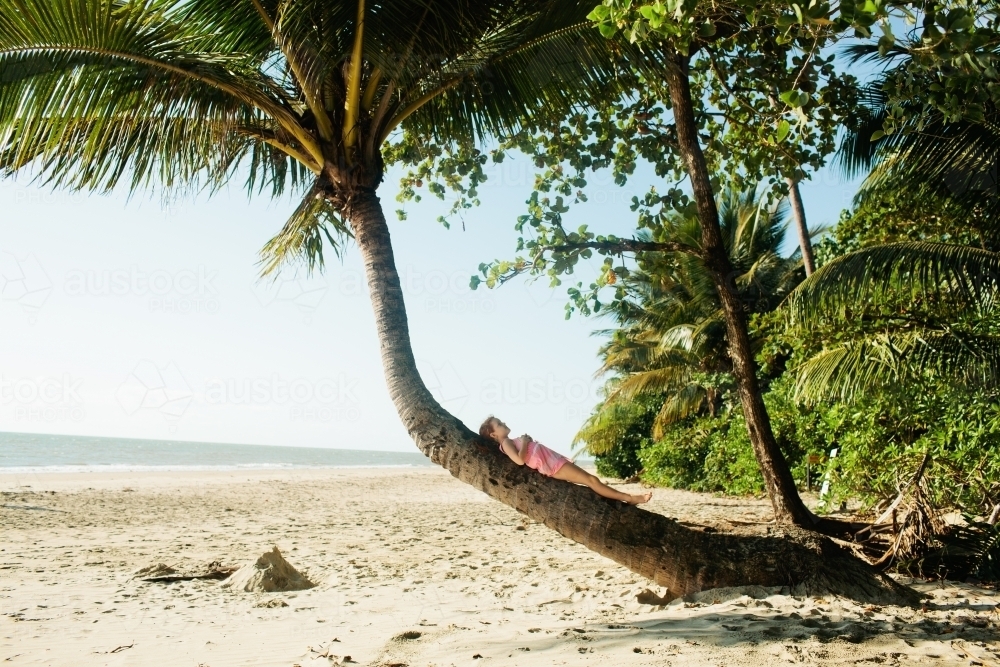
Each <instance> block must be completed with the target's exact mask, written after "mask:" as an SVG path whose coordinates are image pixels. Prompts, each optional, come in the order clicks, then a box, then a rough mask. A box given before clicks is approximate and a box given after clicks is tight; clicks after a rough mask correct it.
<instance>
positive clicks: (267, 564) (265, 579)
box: [222, 547, 316, 593]
mask: <svg viewBox="0 0 1000 667" xmlns="http://www.w3.org/2000/svg"><path fill="white" fill-rule="evenodd" d="M222 585H223V586H226V587H228V588H232V589H234V590H244V591H248V592H252V593H275V592H279V591H302V590H305V589H307V588H312V587H313V586H315V585H316V584H314V583H313V582H311V581H309V580H308V579H306V578H305V577H304V576H302V574H301V573H300V572H299V571H298V570H296V569H295V568H294V567H292V566H291V564H289V562H288V561H286V560H285V559H284V558H283V557H282V555H281V552H280V551H278V547H274V548H273V549H272V550H271V551H267V552H265V553H264V554H263V555H261V557H260V558H258V559H257V561H256V562H254V563H247V564H246V565H244V566H243V567H241V568H240V569H238V570H236V571H235V572H233V574H232V575H231V576H230V577H229V578H228V579H226V580H225V581H223V582H222Z"/></svg>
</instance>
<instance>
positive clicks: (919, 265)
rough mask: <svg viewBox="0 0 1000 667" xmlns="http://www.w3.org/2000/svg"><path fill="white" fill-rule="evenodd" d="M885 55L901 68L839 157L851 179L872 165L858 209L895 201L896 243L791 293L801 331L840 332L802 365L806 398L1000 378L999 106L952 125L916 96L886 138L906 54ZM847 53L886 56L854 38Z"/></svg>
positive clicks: (875, 95)
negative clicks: (931, 379) (924, 109)
mask: <svg viewBox="0 0 1000 667" xmlns="http://www.w3.org/2000/svg"><path fill="white" fill-rule="evenodd" d="M889 55H890V61H889V62H890V63H894V65H893V67H892V68H891V69H889V70H887V71H886V72H884V73H883V74H881V75H880V76H878V77H876V79H875V80H874V81H872V82H871V83H870V84H869V85H868V86H866V87H865V89H864V94H863V95H862V100H863V102H864V106H863V111H864V113H863V114H862V116H861V123H860V124H859V125H858V126H857V127H855V128H852V129H851V130H850V131H849V132H847V133H846V135H845V138H844V141H843V142H842V144H841V147H840V150H839V151H838V160H839V162H840V164H841V167H842V168H843V170H844V172H845V174H846V175H847V176H854V175H856V174H859V173H863V171H865V170H868V175H867V176H866V178H865V180H864V181H863V183H862V185H861V187H860V188H859V191H858V194H857V196H856V198H855V215H863V216H864V215H867V214H869V212H870V211H879V208H878V207H888V208H889V209H890V210H891V211H892V213H893V214H894V215H895V217H896V218H897V220H896V221H895V223H894V224H890V225H886V227H888V228H887V229H884V230H882V231H881V234H882V240H892V241H896V242H894V243H877V244H872V245H869V246H868V247H865V248H862V249H860V250H858V251H855V252H852V253H848V254H846V255H844V256H842V257H839V258H837V259H835V260H833V261H831V262H829V263H828V264H827V265H826V266H824V267H823V268H822V269H820V270H819V271H818V272H817V273H816V274H814V275H813V276H811V277H810V278H809V279H808V280H806V281H805V282H804V283H802V285H800V286H799V287H798V289H796V291H795V292H794V293H793V294H792V296H791V298H790V299H789V302H788V307H787V311H788V313H789V316H790V323H791V324H792V325H793V326H795V327H799V328H801V329H802V330H803V331H817V330H823V329H824V328H830V327H832V328H834V329H836V330H837V331H838V334H837V336H835V337H834V340H833V341H832V342H831V343H830V344H828V345H826V346H824V347H823V349H822V350H820V351H819V352H817V353H816V354H815V355H813V356H812V357H810V358H809V359H807V360H806V361H804V362H803V363H802V364H801V365H800V366H799V368H798V381H797V386H796V391H797V394H798V396H799V398H801V399H804V400H810V401H813V400H822V399H827V398H835V399H839V400H851V399H853V398H855V397H857V396H859V395H860V394H862V393H865V392H870V391H877V390H880V389H884V388H886V387H888V386H891V385H893V384H898V383H906V382H914V381H918V380H919V379H920V378H921V377H923V376H925V375H926V374H931V375H934V376H937V377H938V378H950V379H953V380H957V381H962V382H964V383H966V384H969V385H972V386H992V385H995V384H996V381H997V379H998V377H1000V331H998V330H997V329H996V327H995V325H994V324H993V323H994V322H995V321H996V317H997V304H998V298H1000V291H998V290H1000V255H997V253H996V251H997V250H998V249H1000V225H997V223H996V217H997V215H1000V176H998V172H997V169H998V158H1000V109H998V108H997V107H996V105H995V104H993V103H987V104H986V106H985V110H984V114H983V117H982V118H981V119H979V120H970V119H961V120H957V121H952V120H951V119H949V118H947V117H946V116H945V115H944V114H942V113H941V112H940V111H932V112H928V113H920V112H919V111H920V109H919V100H915V101H913V102H912V103H911V104H910V107H911V109H910V110H909V111H911V112H912V113H910V114H909V115H908V116H907V117H906V118H905V119H904V121H903V123H902V128H901V129H900V131H897V132H893V133H892V134H884V133H883V123H884V121H885V120H886V119H887V118H888V117H889V116H890V115H891V114H892V109H891V107H890V106H889V104H888V97H887V95H886V93H885V92H884V86H885V83H886V81H887V80H888V79H889V78H890V77H891V76H892V75H893V74H894V72H895V71H903V70H905V68H906V66H907V63H908V60H909V55H908V54H907V53H906V52H905V51H902V50H897V51H895V52H892V53H890V54H889ZM848 56H849V57H850V58H851V59H853V60H854V61H855V62H858V61H861V60H864V59H869V58H873V57H877V56H878V51H877V49H876V48H875V47H874V46H872V45H855V46H853V47H851V48H850V49H849V50H848ZM908 239H913V240H912V241H907V240H908ZM942 240H947V241H950V242H949V243H942V242H940V241H942ZM959 243H962V244H961V245H960V244H959ZM974 246H978V247H974ZM848 331H850V333H847V332H848Z"/></svg>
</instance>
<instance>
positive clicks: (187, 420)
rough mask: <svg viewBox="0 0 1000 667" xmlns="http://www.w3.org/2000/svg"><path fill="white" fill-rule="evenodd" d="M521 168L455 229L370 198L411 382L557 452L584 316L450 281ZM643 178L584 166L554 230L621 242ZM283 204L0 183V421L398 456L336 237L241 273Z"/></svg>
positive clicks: (502, 241)
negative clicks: (309, 264)
mask: <svg viewBox="0 0 1000 667" xmlns="http://www.w3.org/2000/svg"><path fill="white" fill-rule="evenodd" d="M532 178H533V170H532V166H531V164H530V163H529V162H528V161H527V160H524V159H514V160H508V161H506V162H505V163H504V164H502V165H499V166H492V167H491V168H490V171H489V181H488V182H487V183H486V184H485V185H484V186H483V187H482V201H483V205H482V206H481V207H480V208H478V209H474V210H472V211H471V212H469V213H467V215H466V231H464V232H463V231H462V230H461V228H460V227H458V226H455V227H453V228H452V229H451V230H446V229H444V228H442V227H441V226H440V225H439V224H438V223H436V222H435V219H436V217H437V215H438V214H439V213H440V212H441V210H442V207H441V206H440V205H438V204H437V203H436V202H431V201H425V202H423V203H421V204H418V205H412V204H411V205H409V206H408V207H407V208H408V212H409V219H408V220H407V221H405V222H397V221H395V216H394V214H392V211H394V210H395V209H396V208H397V207H398V205H397V203H396V202H395V195H396V189H397V188H396V181H397V179H396V178H395V177H394V175H393V174H390V175H389V176H388V177H387V178H386V181H385V184H384V185H383V187H382V188H381V190H380V195H381V197H382V201H383V204H384V206H385V208H386V211H387V214H388V215H389V217H390V220H391V222H390V227H391V231H392V238H393V245H394V248H395V252H396V260H397V264H398V267H399V270H400V273H401V275H402V278H403V282H404V290H405V293H406V299H407V308H408V312H409V318H410V331H411V335H412V340H413V346H414V350H415V353H416V356H417V358H418V360H419V364H420V365H421V367H422V370H423V373H424V376H425V380H426V381H427V383H428V385H429V386H430V387H431V388H432V390H433V391H434V392H435V393H436V394H437V395H438V397H439V399H440V400H441V401H442V402H443V403H444V405H445V406H446V407H448V408H449V409H450V410H452V412H454V413H455V414H456V415H457V416H459V417H460V418H462V419H463V420H464V421H465V422H466V423H467V424H468V425H469V426H470V427H472V428H476V427H477V426H478V424H479V423H480V421H481V420H482V419H483V418H484V417H485V416H486V415H487V414H488V413H496V414H498V415H500V416H502V417H503V419H504V420H505V421H506V422H507V423H508V424H510V425H511V427H512V428H513V429H514V430H515V431H517V432H523V431H527V432H529V433H531V434H532V435H533V436H534V437H535V438H537V439H538V440H540V441H542V442H544V443H546V444H548V445H549V446H551V447H553V448H555V449H557V450H560V451H563V452H569V451H570V441H571V439H572V436H573V434H574V433H575V432H576V430H577V428H578V427H579V425H580V423H581V422H582V421H583V419H584V418H585V417H586V416H587V415H588V414H589V412H590V409H591V407H592V406H593V404H594V402H595V400H596V396H597V388H598V387H599V385H600V382H599V381H597V380H595V379H594V378H593V373H594V371H595V370H596V369H597V366H598V363H597V358H596V350H597V347H598V345H599V340H598V339H595V338H593V337H592V336H591V335H590V333H591V331H592V330H593V329H595V328H599V327H603V326H605V325H604V323H603V322H602V321H600V320H597V319H585V318H580V317H574V318H573V319H572V320H570V321H566V320H564V313H563V304H564V302H565V297H564V295H563V292H562V291H552V290H549V288H548V287H547V286H546V285H544V284H543V283H542V282H539V283H536V284H534V285H527V284H525V283H524V282H523V281H517V282H514V283H511V284H508V285H506V286H504V287H503V288H501V289H499V290H495V291H487V290H484V289H481V290H479V291H476V292H472V291H470V290H469V289H468V280H469V276H471V275H472V274H473V273H475V271H476V267H477V266H478V264H479V263H480V262H481V261H486V260H491V259H494V258H498V257H509V256H511V255H512V252H513V247H514V240H515V238H516V234H515V232H514V229H513V225H514V221H515V219H516V217H517V215H519V214H521V213H522V212H523V211H524V200H525V199H526V198H527V197H528V195H529V194H530V187H531V183H532ZM654 178H655V177H652V176H651V175H647V176H646V177H645V178H644V177H642V176H640V177H638V178H636V179H635V180H634V181H633V182H632V183H630V184H629V185H627V186H626V187H625V188H619V187H617V186H614V185H613V184H611V183H610V182H609V179H608V178H607V177H606V175H597V176H595V177H594V178H592V179H591V181H592V187H591V188H590V189H589V191H588V193H589V196H590V198H591V201H590V203H588V204H586V205H584V206H581V207H579V208H576V209H574V210H573V211H572V212H571V213H570V214H569V216H568V218H567V225H569V226H576V225H578V224H582V223H588V224H591V226H593V227H595V228H598V229H600V230H603V231H605V232H614V233H617V234H621V235H625V234H628V233H629V232H630V230H632V229H633V228H634V214H632V213H631V212H630V211H629V210H628V201H629V200H630V199H631V196H632V195H633V194H640V193H642V192H643V191H645V189H646V186H647V185H648V184H649V183H652V182H655V180H654ZM853 191H854V184H844V183H842V182H841V179H840V178H839V176H838V175H837V174H836V173H835V172H834V171H833V170H830V169H828V170H825V171H823V172H821V173H820V174H817V175H815V176H814V178H813V180H812V181H811V182H810V183H808V184H806V185H805V186H804V188H803V194H804V199H805V204H806V210H807V216H808V218H809V222H810V224H812V225H815V224H823V223H833V222H835V221H836V219H837V217H838V214H839V212H840V210H841V209H843V208H844V207H846V206H847V205H848V204H849V201H850V197H851V195H852V193H853ZM293 206H294V203H293V202H292V201H290V200H283V201H275V202H272V201H269V200H268V199H266V198H264V197H261V198H256V199H254V200H251V201H248V200H247V198H246V196H245V194H244V192H243V191H242V190H241V189H240V188H239V187H236V186H234V187H233V188H232V189H231V190H230V191H228V192H223V193H221V194H219V195H217V196H215V197H214V198H212V199H208V198H206V197H204V196H202V197H198V198H196V199H188V200H182V201H179V202H177V203H176V204H173V205H171V206H168V207H164V206H162V205H161V203H160V200H159V198H158V197H155V196H154V197H152V198H150V197H144V196H136V197H134V198H133V199H132V200H131V201H128V200H127V198H126V197H125V196H122V195H113V196H107V197H99V196H87V195H82V194H77V195H69V194H65V193H51V192H49V191H46V190H41V189H38V188H35V187H33V186H31V185H29V184H28V183H27V182H26V180H22V181H17V182H14V181H0V321H2V323H3V325H2V327H0V431H22V432H35V433H61V434H81V435H95V436H112V437H135V438H153V439H161V438H171V439H179V440H192V441H214V442H230V443H247V444H269V445H298V446H313V447H341V448H357V449H378V450H402V451H407V450H410V448H412V447H413V445H412V443H411V442H410V441H409V439H408V437H407V435H406V432H405V431H404V429H403V428H402V426H401V425H400V423H399V421H398V419H397V417H396V414H395V411H394V409H393V407H392V404H391V403H390V401H389V398H388V394H387V392H386V389H385V384H384V381H383V376H382V369H381V365H380V362H379V354H378V341H377V339H376V336H375V329H374V323H373V317H372V313H371V308H370V304H369V301H368V296H367V288H366V287H365V285H364V280H363V276H362V271H361V264H360V262H359V257H358V253H357V249H356V248H354V247H351V248H350V249H349V250H348V252H347V255H346V258H345V260H344V262H343V264H341V263H339V262H338V261H337V260H336V259H333V260H332V261H330V263H329V264H328V267H327V271H326V274H325V275H324V276H322V277H319V278H313V279H311V280H305V279H298V278H296V276H295V272H294V271H292V270H286V271H285V273H284V274H283V276H282V280H281V281H280V282H279V283H278V284H277V285H276V286H275V287H272V288H267V287H265V286H261V285H259V284H257V283H256V267H255V266H254V263H255V259H256V253H257V251H258V249H259V248H260V247H261V246H262V245H263V244H264V243H265V242H266V241H267V239H268V238H270V236H271V235H273V234H274V233H275V232H276V231H277V230H278V229H279V228H280V226H281V225H282V224H283V222H284V220H285V218H286V216H287V215H288V213H289V212H290V211H291V209H292V208H293ZM792 246H793V247H794V239H792ZM594 268H596V262H595V264H594V266H591V267H588V266H581V267H580V270H579V277H580V279H582V280H584V281H585V282H589V281H590V279H591V278H592V277H593V275H594V274H593V269H594Z"/></svg>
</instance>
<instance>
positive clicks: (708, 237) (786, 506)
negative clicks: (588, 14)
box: [666, 53, 816, 527]
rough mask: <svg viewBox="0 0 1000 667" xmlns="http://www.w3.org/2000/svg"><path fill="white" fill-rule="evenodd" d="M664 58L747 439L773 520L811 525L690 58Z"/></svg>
mask: <svg viewBox="0 0 1000 667" xmlns="http://www.w3.org/2000/svg"><path fill="white" fill-rule="evenodd" d="M668 57H669V58H670V61H671V62H670V63H669V66H668V67H667V74H666V77H667V86H668V88H669V89H670V101H671V104H672V106H673V111H674V123H675V124H676V127H677V142H678V144H679V147H680V152H681V156H682V158H683V160H684V165H685V168H686V169H687V173H688V176H689V177H690V178H691V188H692V190H693V191H694V198H695V204H696V205H697V207H698V222H699V223H700V226H701V244H702V248H701V251H702V258H703V260H704V262H705V265H706V267H707V268H708V271H709V273H710V274H711V276H712V280H713V281H714V282H715V287H716V290H717V291H718V294H719V299H720V301H721V302H722V310H723V314H724V316H725V320H726V340H727V343H728V346H729V356H730V358H731V359H732V362H733V375H734V377H735V379H736V387H737V393H738V394H739V396H740V403H741V404H742V406H743V416H744V419H745V420H746V424H747V429H748V430H749V432H750V442H751V444H752V445H753V449H754V454H755V455H756V457H757V463H758V464H759V465H760V469H761V472H762V473H763V475H764V484H765V486H766V487H767V494H768V496H769V497H770V499H771V505H772V506H773V508H774V516H775V518H776V519H777V520H778V521H779V522H790V523H794V524H796V525H799V526H803V527H812V526H813V525H814V524H815V523H816V517H815V516H814V515H813V513H812V512H810V511H809V509H808V508H807V507H806V506H805V504H804V503H803V502H802V499H801V497H799V492H798V489H797V488H796V487H795V481H794V480H793V479H792V473H791V471H790V470H789V469H788V462H787V461H785V457H784V455H783V454H782V453H781V449H780V448H779V447H778V443H777V441H776V440H775V438H774V431H773V430H772V429H771V420H770V418H769V417H768V414H767V409H766V408H765V407H764V398H763V395H762V393H761V390H760V383H759V382H758V381H757V364H756V362H755V361H754V355H753V349H752V347H751V344H750V333H749V327H748V318H747V314H746V310H745V309H744V307H743V302H742V301H741V299H740V295H739V291H738V290H737V287H736V283H735V277H736V272H735V270H734V269H733V265H732V263H731V262H730V261H729V255H728V253H727V252H726V247H725V245H724V244H723V240H722V228H721V226H720V225H719V211H718V208H717V207H716V203H715V192H713V190H712V184H711V180H710V175H709V173H708V165H707V164H706V162H705V155H704V153H703V152H702V150H701V144H700V142H699V140H698V128H697V126H696V124H695V119H694V106H693V104H692V101H691V87H690V82H689V79H688V57H687V56H684V55H681V54H677V53H673V54H669V56H668Z"/></svg>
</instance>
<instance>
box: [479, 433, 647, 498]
mask: <svg viewBox="0 0 1000 667" xmlns="http://www.w3.org/2000/svg"><path fill="white" fill-rule="evenodd" d="M479 435H481V436H482V437H484V438H491V439H493V440H495V441H496V442H497V443H499V445H500V449H502V450H503V452H504V453H505V454H506V455H507V456H509V457H510V458H511V460H513V461H514V463H516V464H517V465H519V466H520V465H527V466H528V467H529V468H534V469H535V470H537V471H538V472H540V473H542V474H543V475H547V476H548V477H555V478H556V479H561V480H563V481H566V482H572V483H573V484H582V485H583V486H589V487H590V488H591V489H593V490H594V492H595V493H597V494H599V495H602V496H604V497H605V498H611V499H613V500H621V501H622V502H626V503H631V504H633V505H640V504H642V503H645V502H649V499H650V498H651V497H652V496H653V494H652V493H644V494H642V495H641V496H633V495H631V494H628V493H622V492H621V491H616V490H615V489H612V488H611V487H610V486H608V485H607V484H605V483H604V482H602V481H601V480H599V479H597V478H596V477H594V476H593V475H591V474H590V473H589V472H587V471H586V470H582V469H581V468H579V467H578V466H577V465H576V464H574V463H573V462H572V461H570V460H569V459H568V458H566V457H565V456H563V455H562V454H559V453H557V452H554V451H552V450H551V449H549V448H548V447H546V446H545V445H543V444H541V443H538V442H535V441H534V440H532V438H531V436H530V435H522V436H521V437H520V438H514V439H513V440H511V438H510V429H509V428H507V425H506V424H504V423H503V422H502V421H500V420H499V419H497V418H496V417H493V416H491V417H489V418H488V419H487V420H486V421H484V422H483V425H482V426H480V427H479Z"/></svg>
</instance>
